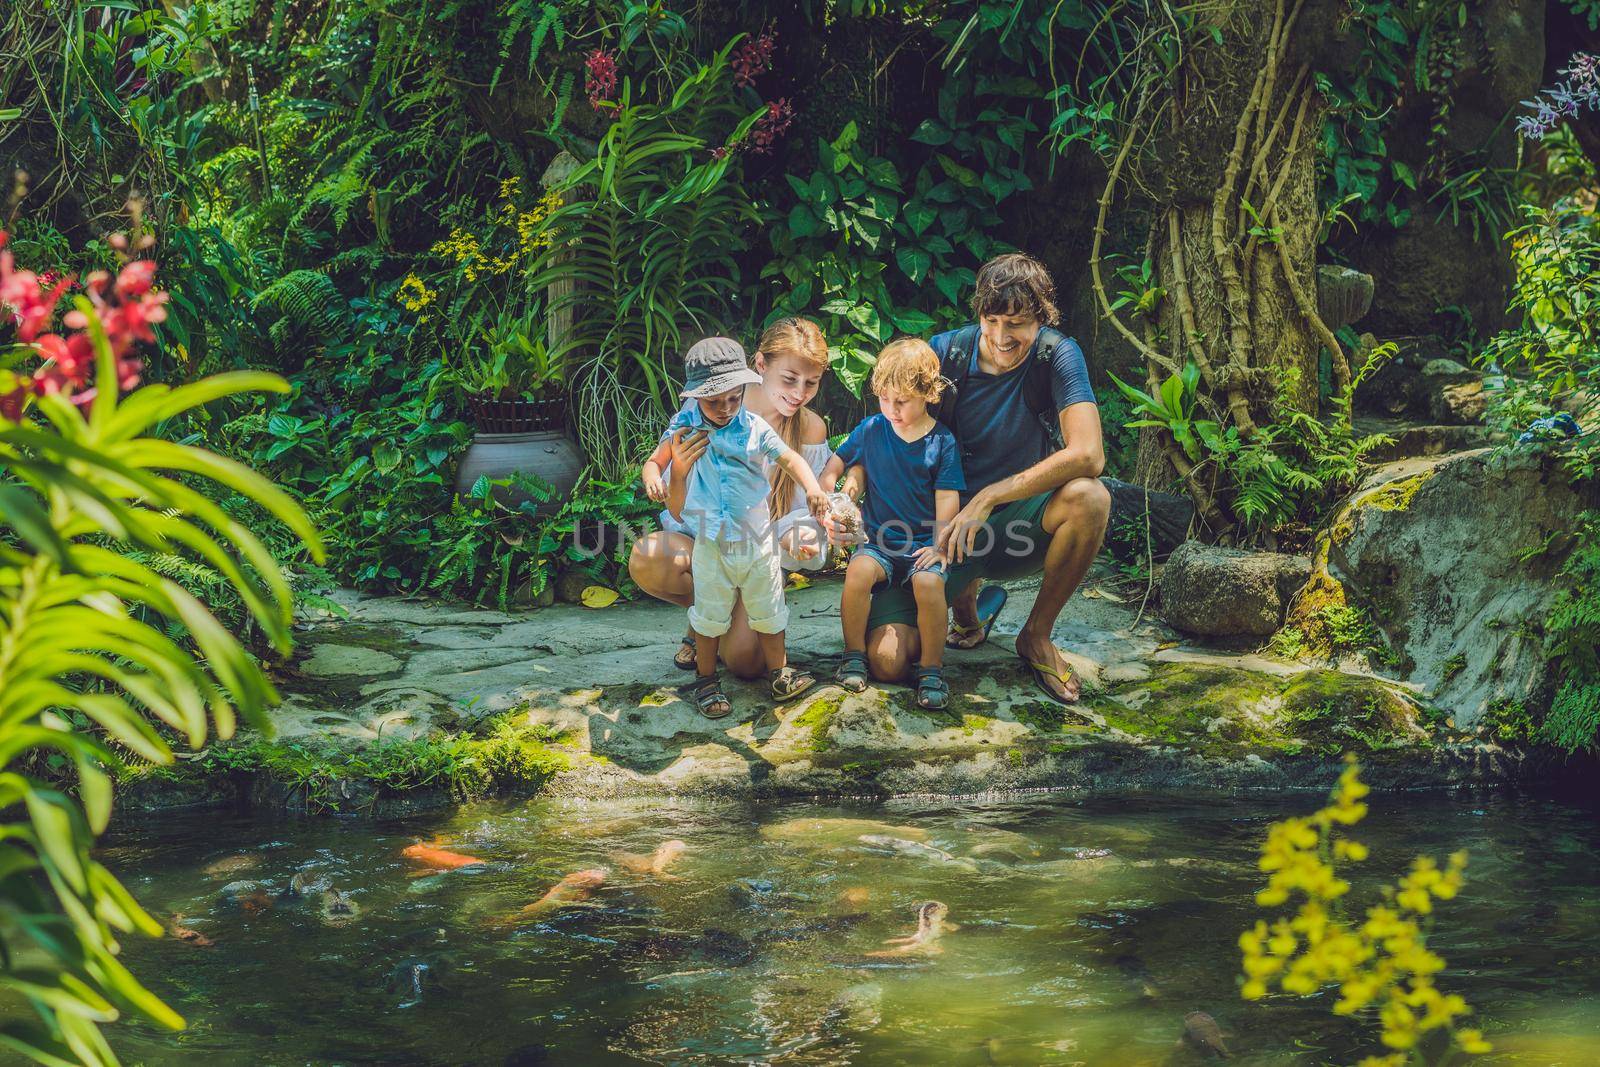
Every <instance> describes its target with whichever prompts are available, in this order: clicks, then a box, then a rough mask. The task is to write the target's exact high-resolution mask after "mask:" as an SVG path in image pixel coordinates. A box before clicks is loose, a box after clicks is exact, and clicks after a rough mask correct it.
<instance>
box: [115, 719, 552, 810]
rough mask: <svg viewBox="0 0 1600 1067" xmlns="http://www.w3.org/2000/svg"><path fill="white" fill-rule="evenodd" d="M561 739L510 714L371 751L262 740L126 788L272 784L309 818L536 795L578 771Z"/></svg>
mask: <svg viewBox="0 0 1600 1067" xmlns="http://www.w3.org/2000/svg"><path fill="white" fill-rule="evenodd" d="M560 740H561V739H560V738H558V737H557V736H556V735H555V734H553V733H552V732H551V731H550V730H548V729H547V728H545V727H542V726H537V725H530V724H528V723H527V722H526V719H525V717H524V716H522V715H520V714H517V713H509V714H507V715H506V716H503V717H502V718H500V719H497V720H495V721H494V722H493V723H491V724H489V725H488V726H487V727H486V728H485V729H484V730H483V731H482V732H480V733H475V734H450V733H438V734H434V735H431V736H428V737H423V738H416V739H414V740H408V741H402V740H388V741H377V742H373V743H371V744H364V745H352V744H327V743H323V744H318V743H314V742H306V741H299V740H297V741H276V740H269V739H267V738H262V737H249V738H246V739H242V740H238V741H233V742H222V743H217V744H213V745H210V746H208V747H206V748H205V749H203V750H202V751H201V752H200V753H198V754H197V755H195V756H194V757H192V758H188V759H183V760H179V761H178V762H176V763H173V764H170V765H166V766H157V765H154V764H147V763H144V764H129V765H127V766H125V767H124V768H122V770H121V772H120V777H121V781H122V782H123V783H124V784H130V783H134V782H159V783H165V784H173V785H180V786H194V785H202V784H204V783H206V782H210V781H219V780H226V779H232V778H235V777H237V776H239V775H250V776H258V777H261V778H265V779H267V780H268V781H270V782H271V783H273V784H276V785H278V786H281V787H283V788H285V789H287V790H289V791H290V792H291V793H293V794H295V795H297V796H298V797H299V798H301V800H302V802H303V804H304V806H305V808H306V809H307V810H308V811H339V810H341V808H343V807H345V806H348V803H349V797H350V796H351V795H352V794H361V793H370V792H371V791H373V790H376V791H378V792H380V793H385V794H401V793H407V792H414V791H418V790H447V791H448V792H449V793H450V795H451V796H453V797H455V798H457V799H462V800H467V799H472V798H475V797H481V796H487V795H490V794H492V793H500V792H533V791H536V790H537V789H538V788H539V787H540V786H542V785H543V784H544V783H545V782H546V781H547V780H549V779H550V777H552V776H553V775H555V774H557V773H559V772H560V771H563V770H565V769H567V767H568V766H569V765H570V762H569V756H568V754H567V753H565V752H562V751H560V750H559V749H557V748H555V747H552V746H554V745H556V744H557V743H559V741H560Z"/></svg>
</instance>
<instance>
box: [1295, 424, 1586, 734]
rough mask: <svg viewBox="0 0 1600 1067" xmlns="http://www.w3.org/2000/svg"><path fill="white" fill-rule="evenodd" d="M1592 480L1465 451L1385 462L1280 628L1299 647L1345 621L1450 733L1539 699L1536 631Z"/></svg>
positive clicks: (1354, 499) (1518, 459) (1350, 506)
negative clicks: (1384, 645)
mask: <svg viewBox="0 0 1600 1067" xmlns="http://www.w3.org/2000/svg"><path fill="white" fill-rule="evenodd" d="M1597 506H1600V482H1595V481H1590V482H1589V483H1587V484H1575V483H1574V482H1573V481H1572V480H1571V479H1570V478H1569V477H1567V476H1566V475H1565V474H1564V473H1563V471H1562V468H1561V465H1560V460H1559V458H1557V457H1553V456H1551V455H1548V454H1541V453H1537V452H1534V451H1532V450H1513V451H1504V452H1496V451H1494V450H1491V449H1478V450H1476V451H1473V452H1461V453H1456V454H1454V455H1448V456H1436V457H1430V458H1426V459H1408V460H1401V461H1398V462H1396V463H1390V464H1386V465H1384V466H1383V467H1380V468H1378V470H1377V471H1375V472H1374V473H1373V475H1372V476H1371V477H1370V478H1369V479H1368V480H1367V481H1365V482H1364V483H1363V484H1362V486H1361V487H1360V488H1359V489H1358V490H1357V491H1356V492H1355V493H1354V494H1352V496H1351V497H1350V499H1349V500H1348V501H1347V502H1346V503H1345V504H1344V505H1343V507H1342V508H1341V509H1340V511H1339V512H1338V514H1336V515H1335V516H1334V519H1333V521H1332V522H1331V523H1330V524H1329V526H1328V527H1327V529H1326V530H1325V531H1324V532H1323V533H1322V534H1321V535H1320V536H1319V538H1318V541H1317V544H1316V549H1315V552H1314V554H1313V563H1314V570H1313V572H1312V576H1311V578H1310V580H1309V581H1308V582H1307V583H1306V586H1305V588H1304V589H1302V590H1301V591H1300V593H1299V594H1298V595H1297V596H1296V598H1295V602H1294V604H1293V605H1292V607H1291V609H1290V613H1289V619H1288V624H1289V625H1290V626H1292V627H1294V628H1295V629H1296V630H1297V631H1298V632H1299V635H1300V637H1301V639H1302V641H1303V642H1304V644H1305V645H1306V647H1308V648H1309V649H1311V650H1312V651H1317V650H1321V651H1324V652H1327V651H1330V650H1331V649H1333V648H1334V647H1336V642H1337V635H1336V634H1335V633H1334V631H1335V630H1336V629H1337V628H1338V627H1341V626H1342V627H1344V628H1345V629H1348V628H1349V627H1350V626H1351V625H1352V617H1353V616H1354V615H1357V614H1359V615H1360V616H1362V617H1364V620H1365V623H1367V624H1370V625H1371V626H1374V627H1376V628H1377V630H1379V631H1381V633H1382V635H1383V637H1384V638H1385V639H1386V640H1387V642H1388V644H1389V648H1390V659H1391V660H1393V661H1394V664H1395V665H1396V666H1397V667H1398V669H1399V670H1400V671H1402V672H1403V673H1405V674H1406V675H1407V676H1408V677H1409V679H1410V681H1411V682H1413V683H1415V684H1416V685H1418V686H1419V687H1420V688H1421V689H1422V691H1423V692H1424V693H1426V694H1427V695H1428V696H1429V697H1430V698H1431V699H1432V700H1433V701H1434V702H1435V703H1436V704H1438V705H1439V706H1440V707H1442V708H1444V709H1446V710H1448V711H1451V712H1453V713H1454V716H1455V721H1456V724H1457V725H1458V726H1459V727H1461V728H1463V729H1470V728H1472V727H1473V726H1475V725H1476V724H1477V723H1478V722H1479V721H1480V720H1481V719H1482V718H1483V716H1484V715H1485V713H1486V712H1487V711H1489V709H1490V708H1491V707H1494V706H1496V705H1502V706H1503V705H1505V704H1509V703H1521V704H1523V706H1524V707H1527V708H1529V709H1533V708H1537V707H1541V706H1543V705H1544V703H1545V702H1546V701H1547V700H1548V697H1549V694H1548V692H1547V691H1546V671H1545V658H1544V648H1543V644H1544V643H1543V640H1542V637H1541V628H1542V625H1543V623H1544V620H1545V618H1546V617H1547V616H1548V614H1549V611H1550V606H1551V603H1552V601H1553V599H1554V597H1555V595H1556V592H1557V591H1558V588H1559V587H1558V584H1557V583H1558V579H1557V575H1558V573H1559V572H1560V570H1561V566H1562V564H1563V563H1564V562H1565V560H1566V557H1567V554H1568V553H1569V552H1570V551H1571V547H1572V544H1571V539H1570V538H1568V537H1566V536H1565V535H1566V534H1567V533H1569V532H1570V531H1571V530H1573V529H1574V528H1575V527H1576V526H1577V523H1578V515H1579V513H1581V512H1582V511H1583V510H1584V509H1586V508H1593V507H1597Z"/></svg>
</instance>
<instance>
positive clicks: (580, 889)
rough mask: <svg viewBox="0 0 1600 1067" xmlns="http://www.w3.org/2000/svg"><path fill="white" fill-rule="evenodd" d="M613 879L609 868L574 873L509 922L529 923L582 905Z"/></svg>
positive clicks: (593, 868) (589, 869)
mask: <svg viewBox="0 0 1600 1067" xmlns="http://www.w3.org/2000/svg"><path fill="white" fill-rule="evenodd" d="M610 877H611V869H610V868H609V867H590V868H588V869H587V870H582V871H573V872H572V873H571V874H569V875H567V876H565V877H564V878H562V879H561V881H559V882H557V883H556V884H555V885H553V886H551V887H550V891H549V892H548V893H546V894H545V895H544V896H542V897H540V898H539V899H538V900H536V901H534V902H533V903H532V904H529V905H526V906H525V907H523V909H522V910H521V911H519V912H517V913H516V914H515V915H513V916H512V917H511V919H510V920H509V921H510V922H512V923H519V922H528V921H530V920H532V919H537V918H539V917H540V916H542V915H548V914H549V913H550V912H552V911H557V910H559V909H561V908H564V907H567V906H568V905H569V904H581V903H582V902H583V901H585V900H588V899H589V898H590V897H591V896H593V895H594V891H595V890H596V889H599V888H600V887H601V886H602V885H604V884H605V881H606V879H607V878H610Z"/></svg>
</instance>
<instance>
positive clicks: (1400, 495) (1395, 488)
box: [1358, 470, 1433, 511]
mask: <svg viewBox="0 0 1600 1067" xmlns="http://www.w3.org/2000/svg"><path fill="white" fill-rule="evenodd" d="M1431 477H1433V471H1431V470H1428V471H1424V472H1422V473H1421V474H1413V475H1412V476H1411V477H1409V478H1397V479H1395V480H1394V481H1392V482H1389V483H1387V484H1386V485H1382V486H1379V487H1378V488H1377V489H1374V490H1373V491H1372V492H1370V493H1368V494H1367V495H1366V496H1364V497H1362V498H1361V499H1360V501H1358V506H1360V507H1373V508H1377V509H1378V510H1379V511H1404V510H1405V509H1406V508H1408V507H1410V506H1411V499H1412V497H1414V496H1416V495H1417V490H1418V489H1421V488H1422V485H1423V483H1424V482H1426V481H1427V480H1428V479H1429V478H1431Z"/></svg>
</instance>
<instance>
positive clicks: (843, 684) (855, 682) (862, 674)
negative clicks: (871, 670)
mask: <svg viewBox="0 0 1600 1067" xmlns="http://www.w3.org/2000/svg"><path fill="white" fill-rule="evenodd" d="M833 680H834V681H836V682H838V683H839V686H840V688H842V689H846V690H848V691H849V692H852V693H860V692H862V691H864V690H865V689H866V688H867V654H866V653H865V652H846V653H845V654H844V659H842V660H840V661H839V669H838V670H837V671H835V672H834V675H833Z"/></svg>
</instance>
